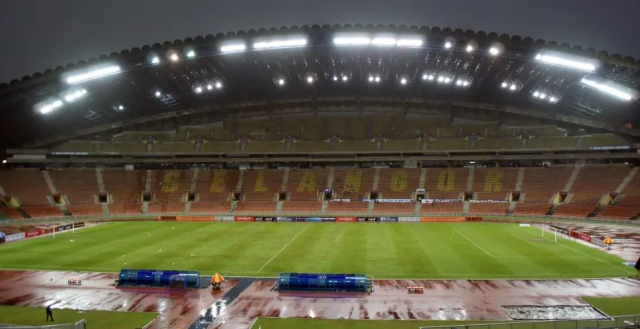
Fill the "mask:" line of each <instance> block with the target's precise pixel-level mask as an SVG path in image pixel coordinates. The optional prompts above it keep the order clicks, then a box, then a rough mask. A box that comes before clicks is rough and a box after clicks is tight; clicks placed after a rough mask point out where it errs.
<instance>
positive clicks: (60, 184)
mask: <svg viewBox="0 0 640 329" xmlns="http://www.w3.org/2000/svg"><path fill="white" fill-rule="evenodd" d="M49 175H50V176H51V180H52V181H53V185H54V186H55V187H56V190H57V191H58V193H60V194H62V195H64V196H66V197H67V200H68V201H69V204H94V203H95V202H96V200H95V199H96V195H97V194H98V179H97V178H96V171H95V169H73V170H51V171H49Z"/></svg>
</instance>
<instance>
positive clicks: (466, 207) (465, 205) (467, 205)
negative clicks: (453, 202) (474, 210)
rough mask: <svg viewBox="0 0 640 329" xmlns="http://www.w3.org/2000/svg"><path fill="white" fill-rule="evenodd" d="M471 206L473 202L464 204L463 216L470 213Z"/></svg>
mask: <svg viewBox="0 0 640 329" xmlns="http://www.w3.org/2000/svg"><path fill="white" fill-rule="evenodd" d="M470 205H471V202H469V201H465V202H463V203H462V213H463V214H468V213H469V206H470Z"/></svg>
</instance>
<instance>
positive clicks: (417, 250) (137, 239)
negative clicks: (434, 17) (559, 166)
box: [0, 222, 635, 278]
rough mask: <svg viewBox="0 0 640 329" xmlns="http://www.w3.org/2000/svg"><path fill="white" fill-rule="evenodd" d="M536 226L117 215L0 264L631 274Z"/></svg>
mask: <svg viewBox="0 0 640 329" xmlns="http://www.w3.org/2000/svg"><path fill="white" fill-rule="evenodd" d="M540 233H541V231H540V229H539V228H533V227H531V228H524V227H519V226H518V224H496V223H429V224H427V223H223V222H206V223H203V222H119V223H108V224H104V225H100V226H97V227H92V228H86V229H81V230H77V231H76V233H75V234H73V233H64V234H58V235H57V236H56V237H55V238H53V237H50V236H49V237H42V238H37V239H29V240H24V241H21V242H16V243H7V244H4V245H0V264H2V265H1V267H2V268H13V269H42V270H84V271H109V272H116V271H118V270H119V269H120V268H123V267H127V268H161V269H184V270H200V271H201V272H202V273H204V274H212V273H214V272H220V273H222V274H226V275H245V276H277V274H278V273H280V272H350V273H353V272H355V273H366V274H367V275H369V276H374V277H375V278H569V277H579V278H595V277H617V276H626V275H634V274H635V270H633V269H632V268H631V267H626V266H624V265H622V262H623V261H622V260H621V259H619V258H617V257H614V256H611V255H608V254H606V253H604V252H601V251H598V250H595V249H593V248H590V247H587V246H583V245H580V244H578V243H574V242H571V241H569V240H566V239H558V242H557V243H556V242H554V241H553V236H552V235H551V234H548V233H547V234H545V237H544V238H542V237H541V234H540Z"/></svg>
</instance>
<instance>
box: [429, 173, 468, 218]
mask: <svg viewBox="0 0 640 329" xmlns="http://www.w3.org/2000/svg"><path fill="white" fill-rule="evenodd" d="M468 177H469V169H466V168H427V172H426V180H425V189H426V191H427V193H428V197H429V198H430V199H458V198H460V196H461V195H462V193H464V192H465V191H466V190H467V178H468ZM423 209H424V207H423Z"/></svg>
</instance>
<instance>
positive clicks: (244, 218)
mask: <svg viewBox="0 0 640 329" xmlns="http://www.w3.org/2000/svg"><path fill="white" fill-rule="evenodd" d="M233 221H234V222H253V221H254V219H253V217H252V216H236V217H234V218H233Z"/></svg>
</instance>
